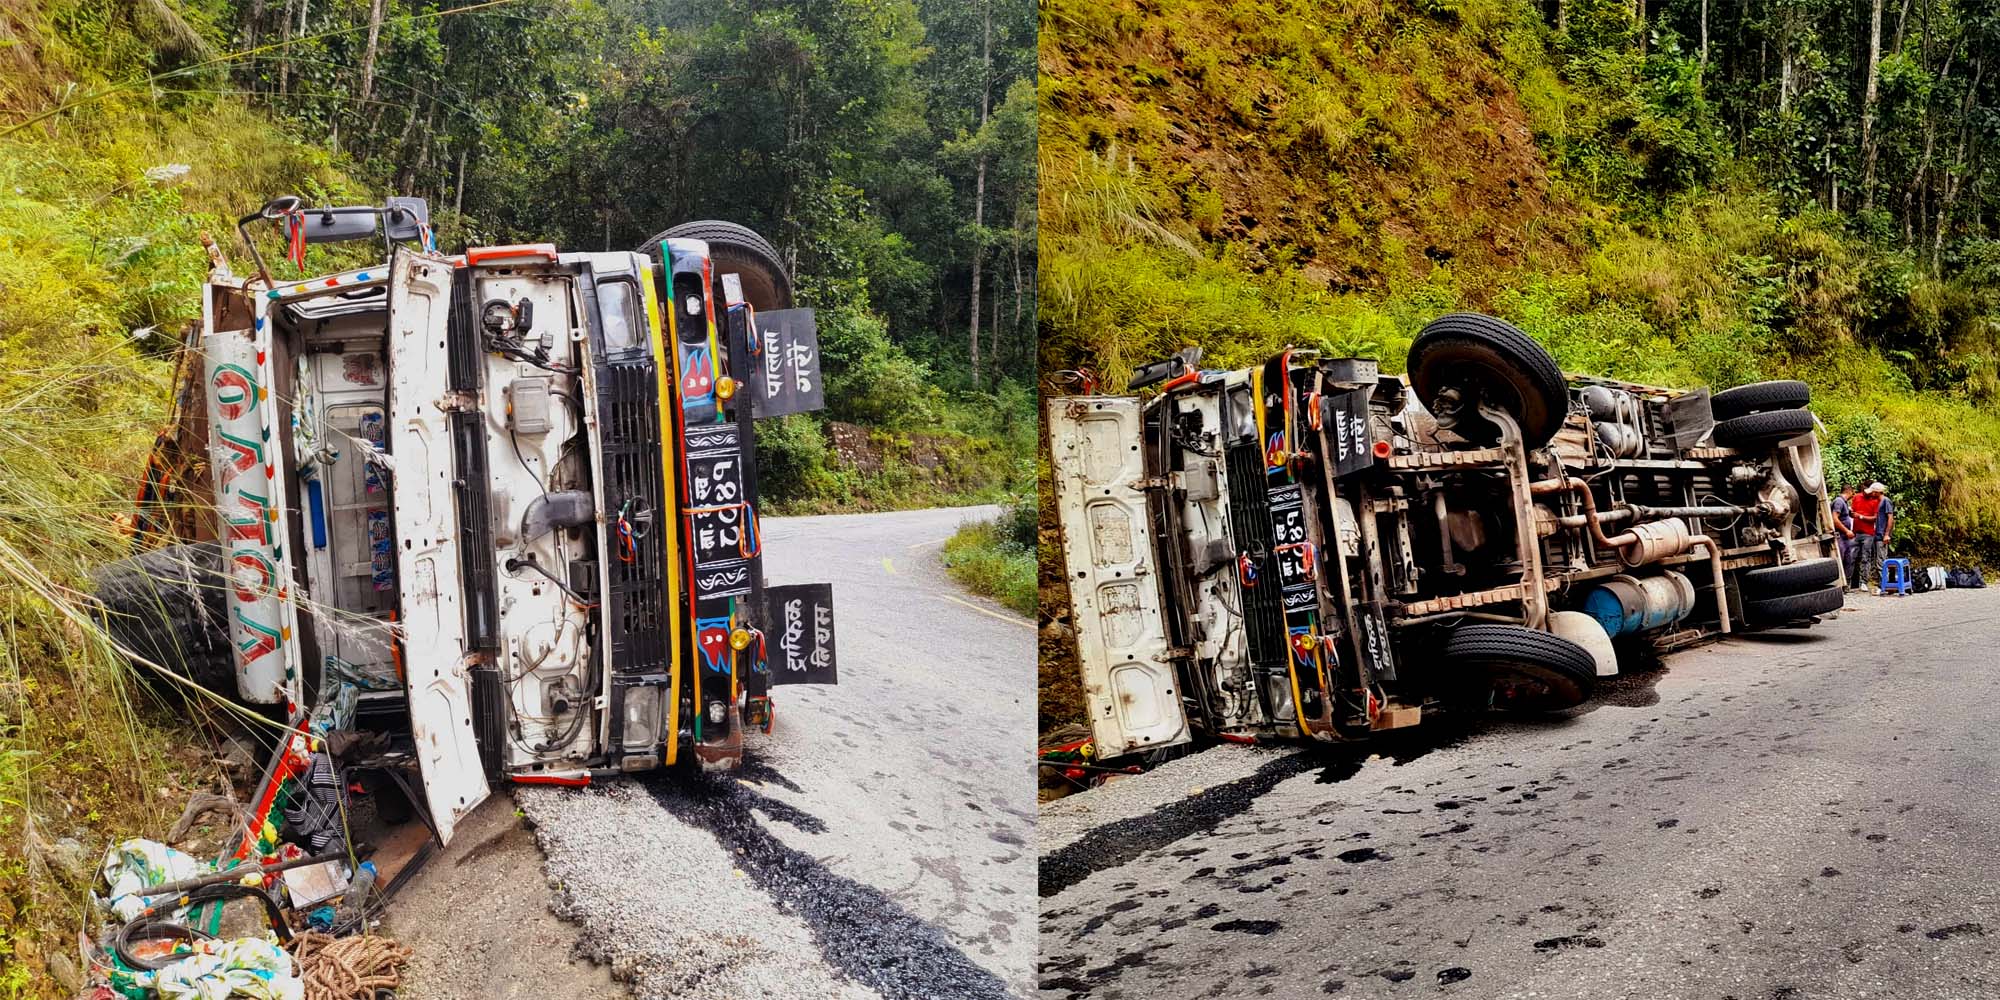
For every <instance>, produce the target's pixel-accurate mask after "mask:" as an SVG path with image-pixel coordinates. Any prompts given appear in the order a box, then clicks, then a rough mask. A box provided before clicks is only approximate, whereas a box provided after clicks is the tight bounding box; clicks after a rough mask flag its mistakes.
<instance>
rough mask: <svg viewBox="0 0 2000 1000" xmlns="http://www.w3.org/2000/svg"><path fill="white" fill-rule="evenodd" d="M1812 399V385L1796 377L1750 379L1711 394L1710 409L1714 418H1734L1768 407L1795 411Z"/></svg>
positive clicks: (1762, 411)
mask: <svg viewBox="0 0 2000 1000" xmlns="http://www.w3.org/2000/svg"><path fill="white" fill-rule="evenodd" d="M1810 402H1812V387H1811V386H1808V385H1806V384H1805V383H1804V382H1800V381H1797V380H1795V379H1778V380H1777V381H1774V382H1752V383H1750V384H1748V385H1739V386H1737V387H1736V388H1734V389H1724V390H1722V391H1721V392H1718V393H1716V394H1715V395H1713V396H1710V397H1709V399H1708V406H1709V409H1710V410H1712V411H1714V413H1715V419H1717V420H1734V419H1736V418H1737V417H1743V416H1748V415H1750V414H1752V413H1764V412H1767V411H1770V410H1796V409H1798V408H1800V407H1802V406H1804V405H1806V404H1807V403H1810Z"/></svg>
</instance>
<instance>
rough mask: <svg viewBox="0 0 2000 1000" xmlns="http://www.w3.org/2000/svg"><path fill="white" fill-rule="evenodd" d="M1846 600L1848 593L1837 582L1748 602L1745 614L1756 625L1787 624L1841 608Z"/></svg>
mask: <svg viewBox="0 0 2000 1000" xmlns="http://www.w3.org/2000/svg"><path fill="white" fill-rule="evenodd" d="M1846 603H1847V592H1846V591H1845V590H1843V589H1842V588H1841V586H1840V584H1837V583H1836V584H1832V585H1829V586H1825V587H1821V588H1819V589H1818V590H1808V591H1806V592H1804V593H1802V594H1787V595H1785V596H1783V597H1765V598H1761V599H1759V600H1754V601H1745V602H1743V617H1744V619H1745V620H1746V621H1748V622H1750V623H1751V624H1753V625H1783V624H1785V623H1786V622H1796V621H1804V620H1805V619H1807V618H1813V617H1817V616H1819V615H1824V614H1830V613H1832V612H1835V611H1839V610H1840V608H1841V605H1843V604H1846Z"/></svg>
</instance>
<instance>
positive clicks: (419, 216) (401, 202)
mask: <svg viewBox="0 0 2000 1000" xmlns="http://www.w3.org/2000/svg"><path fill="white" fill-rule="evenodd" d="M430 224H431V207H430V204H429V203H428V202H426V201H424V200H423V199H422V198H391V199H389V200H388V202H387V203H386V204H385V205H384V206H383V211H382V231H383V235H386V236H387V237H389V238H390V239H392V240H397V241H408V240H420V239H422V238H423V235H424V229H426V228H428V227H429V226H430Z"/></svg>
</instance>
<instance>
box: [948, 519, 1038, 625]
mask: <svg viewBox="0 0 2000 1000" xmlns="http://www.w3.org/2000/svg"><path fill="white" fill-rule="evenodd" d="M944 565H945V569H946V570H948V571H949V572H950V573H951V578H952V579H954V580H957V581H958V582H959V583H960V584H962V585H964V587H965V589H967V590H970V591H972V592H973V593H975V594H983V595H985V596H987V597H991V598H993V599H994V600H996V601H999V602H1000V603H1001V604H1004V605H1006V606H1007V607H1008V608H1010V609H1012V610H1014V611H1016V612H1018V613H1020V614H1024V615H1028V614H1033V613H1034V611H1035V504H1034V502H1033V501H1031V500H1027V499H1023V498H1019V497H1016V498H1014V499H1013V500H1012V501H1011V502H1009V503H1008V505H1007V507H1006V509H1005V512H1004V513H1003V514H1002V515H1001V516H1000V517H999V518H998V519H996V520H992V521H975V522H972V523H969V524H966V525H963V526H961V527H960V528H959V529H958V531H957V532H956V533H954V534H953V535H952V536H951V538H950V539H949V540H947V541H946V542H945V543H944Z"/></svg>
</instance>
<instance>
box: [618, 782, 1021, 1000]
mask: <svg viewBox="0 0 2000 1000" xmlns="http://www.w3.org/2000/svg"><path fill="white" fill-rule="evenodd" d="M639 784H640V786H641V787H643V788H645V789H646V791H647V793H648V794H650V795H651V796H652V797H653V801H655V802H658V803H659V804H660V806H661V808H663V809H665V810H666V811H667V812H669V813H671V814H673V815H674V816H675V817H676V818H678V819H679V820H681V821H682V822H684V823H687V824H688V825H690V826H694V827H698V828H700V829H703V830H706V831H708V832H709V833H710V834H712V835H714V837H715V839H716V840H717V842H719V843H720V844H721V845H722V847H723V849H724V850H726V851H728V852H729V853H730V855H731V858H732V860H734V862H735V863H736V865H737V867H738V868H740V869H742V870H743V872H744V873H745V874H747V875H748V876H749V877H750V878H751V880H752V881H754V882H755V883H756V884H757V885H758V887H760V888H762V889H763V890H764V892H765V893H766V894H768V895H769V896H770V897H771V899H772V901H773V902H775V903H777V904H778V905H779V906H780V907H781V908H783V909H786V910H788V911H790V912H792V913H794V914H797V915H798V917H799V919H800V920H801V921H803V922H804V923H805V925H806V928H807V930H809V931H810V932H811V933H812V938H813V943H814V944H815V945H817V946H818V947H819V951H820V955H821V957H822V958H823V959H825V961H826V963H827V964H828V965H830V966H832V967H834V968H835V969H838V970H840V971H841V972H842V973H844V974H846V975H847V976H849V977H851V978H853V979H854V980H855V981H857V982H859V983H861V984H863V985H865V986H867V987H868V988H870V989H872V990H874V991H875V992H877V993H880V994H881V995H882V996H883V997H884V998H886V1000H1007V998H1008V997H1009V996H1010V994H1009V992H1008V990H1007V987H1006V984H1005V983H1003V982H1001V981H1000V978H999V977H997V976H995V975H994V974H993V973H991V972H988V971H987V970H986V969H985V968H983V967H981V966H980V965H979V964H978V963H976V962H974V961H972V960H971V959H969V958H967V957H966V956H965V953H964V952H963V951H960V950H959V948H958V947H957V946H956V945H954V944H952V942H951V940H950V939H949V938H947V937H946V936H945V935H944V932H943V931H940V930H938V929H937V928H936V927H934V926H932V925H930V924H928V923H926V922H924V921H923V920H921V919H918V918H917V917H916V916H914V915H912V914H911V913H910V912H909V911H908V910H905V909H903V907H902V906H901V905H899V904H898V903H896V901H895V900H892V899H890V898H889V897H888V896H887V895H886V894H884V893H883V892H882V891H881V890H880V889H876V888H874V887H873V886H868V885H863V884H861V883H859V882H856V881H854V880H852V879H848V878H844V877H842V876H840V875H836V874H834V873H833V872H832V871H830V870H828V869H827V867H826V866H825V865H823V864H821V863H820V862H819V860H818V859H816V858H814V857H812V856H811V855H808V854H805V853H803V852H801V851H797V850H794V849H792V848H790V847H787V846H785V845H784V844H783V843H782V842H780V841H779V840H778V839H777V838H776V837H774V836H772V834H771V832H770V831H769V830H766V829H765V828H764V827H763V826H762V825H761V824H759V823H758V822H757V819H756V817H755V815H753V813H752V811H751V810H752V809H753V808H756V809H764V808H766V804H767V803H769V802H770V801H771V800H769V799H767V798H765V797H764V796H761V795H758V794H757V793H756V792H754V791H751V790H750V789H748V788H746V787H745V786H743V785H742V784H741V783H740V782H739V781H737V780H736V779H735V778H733V777H730V776H726V775H696V776H692V777H690V776H687V775H682V774H674V773H670V772H666V771H656V772H651V773H649V774H647V775H645V776H643V777H641V778H640V780H639ZM793 812H795V813H797V814H798V815H799V816H804V815H805V814H804V813H803V812H799V811H798V810H793ZM814 822H818V821H817V820H814ZM822 828H823V827H822Z"/></svg>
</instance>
